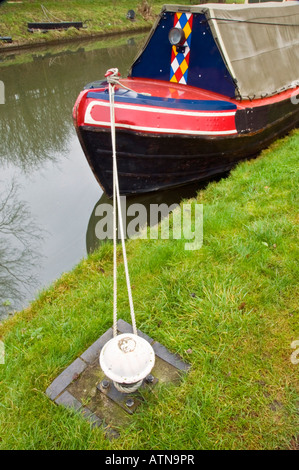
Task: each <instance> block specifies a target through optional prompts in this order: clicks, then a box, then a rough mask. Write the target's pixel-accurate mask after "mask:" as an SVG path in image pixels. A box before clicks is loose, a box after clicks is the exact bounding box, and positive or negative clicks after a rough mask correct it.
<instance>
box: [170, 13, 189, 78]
mask: <svg viewBox="0 0 299 470" xmlns="http://www.w3.org/2000/svg"><path fill="white" fill-rule="evenodd" d="M192 23H193V15H192V13H176V14H175V15H174V23H173V24H174V27H175V28H181V29H183V31H184V33H185V38H186V41H185V43H184V44H183V48H182V50H179V52H178V50H177V46H172V50H171V67H170V81H171V82H173V83H182V84H183V85H186V84H187V78H188V69H189V58H190V46H191V36H192Z"/></svg>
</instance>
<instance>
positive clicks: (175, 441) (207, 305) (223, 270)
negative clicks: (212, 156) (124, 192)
mask: <svg viewBox="0 0 299 470" xmlns="http://www.w3.org/2000/svg"><path fill="white" fill-rule="evenodd" d="M298 154H299V131H295V132H293V133H292V135H291V136H289V137H288V138H286V139H284V140H281V141H278V142H276V143H275V144H274V145H272V147H271V148H270V149H269V150H266V151H264V152H263V153H262V156H261V157H259V158H258V159H256V160H252V161H249V162H245V163H242V164H240V165H239V166H238V167H237V168H236V169H235V170H234V171H233V172H232V173H231V175H230V176H229V177H228V178H227V179H223V180H221V181H220V182H218V183H212V184H210V185H209V186H208V187H207V188H206V189H205V190H203V191H201V192H200V193H199V194H198V198H197V202H199V203H202V204H203V207H204V244H203V246H202V248H201V249H200V250H197V251H186V250H185V241H184V240H150V239H148V240H131V241H129V242H128V243H127V249H128V259H129V268H130V275H131V282H132V285H133V296H134V303H135V310H136V315H137V324H138V327H139V328H140V329H141V330H143V331H144V332H145V333H147V334H148V335H149V336H151V337H152V338H154V339H155V340H157V341H159V342H160V343H162V344H164V345H165V346H166V347H167V348H169V349H170V350H171V351H172V352H176V353H179V354H180V355H181V357H182V358H183V359H184V360H186V361H187V362H189V363H190V364H191V371H190V372H189V373H188V375H187V376H186V378H185V380H184V381H183V383H182V385H181V386H180V387H179V388H178V387H174V386H158V387H157V388H156V389H155V396H152V397H151V398H150V399H149V401H148V402H147V403H145V404H144V405H143V406H142V408H141V410H140V411H138V413H136V414H135V415H133V417H132V421H131V425H130V427H129V428H126V429H121V430H120V433H121V437H120V438H119V439H116V440H114V441H112V442H110V441H108V440H106V439H105V437H104V432H103V430H102V429H101V428H99V429H91V427H90V425H89V424H88V423H87V422H86V421H85V420H84V419H83V418H82V417H81V416H80V415H78V414H76V413H72V412H70V411H68V410H66V409H64V408H63V407H58V406H56V405H54V404H53V403H52V402H51V401H50V400H49V399H48V398H47V397H46V396H45V394H44V392H45V390H46V388H47V386H48V385H49V384H50V383H51V381H52V380H53V379H54V378H55V377H56V376H57V375H58V374H59V373H60V372H61V371H62V370H63V369H64V368H65V367H66V366H67V365H68V364H70V363H71V362H72V361H73V360H74V359H75V358H76V357H77V356H79V355H80V354H81V353H82V352H83V351H84V350H85V349H86V348H87V347H88V346H89V345H90V344H92V343H93V342H94V341H95V340H96V339H97V338H98V337H99V336H100V335H101V334H103V333H104V332H105V331H106V329H107V328H109V327H110V326H111V323H112V302H113V299H112V297H113V296H112V247H111V245H110V244H109V245H108V244H106V245H105V246H103V247H102V248H100V249H99V250H98V251H97V252H96V253H94V254H93V255H91V256H90V257H89V258H88V259H87V260H83V261H82V262H81V263H80V264H79V265H78V266H77V267H76V268H75V269H74V270H73V271H72V272H70V273H66V274H64V275H63V276H62V277H61V279H59V280H58V281H57V282H56V283H55V284H54V285H53V286H52V287H51V288H49V289H48V290H47V291H45V292H43V293H42V294H41V295H40V297H39V298H38V300H36V301H35V302H34V303H33V304H32V305H31V306H30V307H29V308H27V309H26V310H25V311H23V312H21V313H19V314H16V315H15V316H14V317H12V318H11V319H9V320H7V321H6V322H4V323H3V324H2V325H1V326H0V337H1V339H2V341H3V342H4V344H5V364H3V365H0V384H1V387H0V427H1V436H0V449H159V450H161V449H164V450H165V449H291V448H293V449H295V448H296V447H297V446H298V437H297V436H298V435H299V426H298V403H299V396H298V370H299V369H298V368H299V365H298V364H294V363H292V361H291V360H290V356H291V353H292V352H293V349H292V348H291V343H292V341H294V340H297V339H299V330H298V324H299V322H298V231H297V227H298V214H297V208H298V185H297V182H298V163H297V161H298ZM119 254H120V251H119ZM121 274H123V273H121ZM119 282H120V286H119V317H120V318H123V319H124V320H126V321H130V320H129V314H128V311H129V308H128V302H127V295H126V289H125V281H124V276H122V278H121V279H120V281H119Z"/></svg>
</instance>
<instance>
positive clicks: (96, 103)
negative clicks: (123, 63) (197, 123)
mask: <svg viewBox="0 0 299 470" xmlns="http://www.w3.org/2000/svg"><path fill="white" fill-rule="evenodd" d="M93 106H104V107H107V108H108V107H109V106H110V103H109V102H105V101H96V100H94V101H91V102H90V103H89V104H88V106H87V108H86V115H90V111H91V108H92V107H93ZM114 107H115V108H116V109H128V110H130V111H145V112H149V113H160V114H169V115H174V114H176V115H179V116H192V117H229V116H235V114H236V110H235V111H225V112H221V111H219V112H208V111H207V112H199V111H182V110H180V109H163V108H156V107H151V108H149V107H147V106H134V105H130V104H120V103H115V105H114Z"/></svg>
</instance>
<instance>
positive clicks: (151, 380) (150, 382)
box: [145, 374, 155, 384]
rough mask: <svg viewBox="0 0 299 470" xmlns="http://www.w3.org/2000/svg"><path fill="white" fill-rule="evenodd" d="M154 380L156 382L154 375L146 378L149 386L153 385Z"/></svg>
mask: <svg viewBox="0 0 299 470" xmlns="http://www.w3.org/2000/svg"><path fill="white" fill-rule="evenodd" d="M154 380H155V378H154V376H153V375H152V374H149V375H147V376H146V378H145V381H146V383H148V384H152V383H153V381H154Z"/></svg>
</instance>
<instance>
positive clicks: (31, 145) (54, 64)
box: [0, 39, 137, 172]
mask: <svg viewBox="0 0 299 470" xmlns="http://www.w3.org/2000/svg"><path fill="white" fill-rule="evenodd" d="M127 41H128V40H127V39H126V40H125V44H122V45H121V46H119V47H116V48H113V47H104V48H101V49H97V48H96V45H95V44H94V45H93V47H94V49H92V50H89V48H90V47H91V46H87V45H85V46H82V45H79V46H78V45H77V49H76V50H64V51H61V50H59V49H58V50H56V51H55V49H54V50H52V52H49V51H45V52H39V53H38V52H34V53H32V54H31V55H30V56H29V57H27V59H26V60H27V61H25V62H24V63H20V64H19V63H18V59H19V60H20V57H19V56H17V57H16V56H15V55H14V60H15V62H13V61H12V63H11V64H10V65H9V67H8V66H7V64H9V60H7V61H5V56H2V59H1V60H2V62H3V65H5V66H3V67H1V66H0V80H2V81H3V83H4V84H5V95H6V104H5V105H2V106H0V135H1V147H0V164H1V163H2V164H3V163H4V162H9V163H12V162H13V163H14V165H16V166H18V167H20V168H22V169H23V170H24V171H26V172H28V171H30V169H32V167H36V166H38V165H41V164H42V163H43V162H44V161H45V160H47V159H50V160H54V161H55V160H58V159H59V158H60V157H61V155H62V154H65V153H66V152H67V150H68V140H69V137H70V135H71V134H72V132H73V126H72V118H71V112H72V107H73V104H74V102H75V99H76V97H77V95H78V93H79V92H80V91H81V89H82V88H83V86H84V85H85V84H86V83H88V82H90V81H92V80H96V79H101V78H102V77H103V76H104V74H105V72H106V71H107V69H108V68H109V67H111V65H112V64H114V65H115V64H117V66H118V67H119V69H120V70H121V71H122V73H124V74H126V71H127V69H128V67H129V65H130V63H131V62H132V60H133V58H134V56H135V54H136V47H137V46H136V43H135V42H134V43H133V44H132V43H130V47H129V46H128V44H127ZM123 42H124V40H123Z"/></svg>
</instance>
